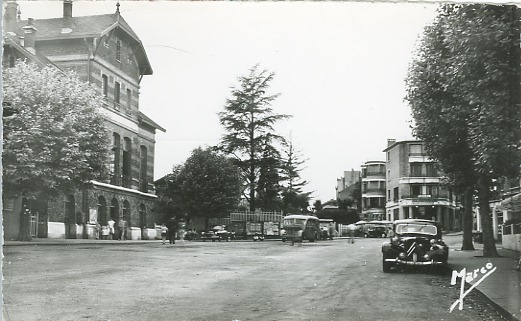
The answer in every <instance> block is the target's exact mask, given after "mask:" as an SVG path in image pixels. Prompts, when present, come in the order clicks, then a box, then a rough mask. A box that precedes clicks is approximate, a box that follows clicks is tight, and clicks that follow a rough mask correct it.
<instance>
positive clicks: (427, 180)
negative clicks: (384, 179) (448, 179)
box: [398, 175, 442, 184]
mask: <svg viewBox="0 0 521 321" xmlns="http://www.w3.org/2000/svg"><path fill="white" fill-rule="evenodd" d="M398 182H399V183H400V184H440V183H441V182H442V178H441V177H439V176H438V177H432V176H427V175H425V176H409V177H400V179H399V181H398Z"/></svg>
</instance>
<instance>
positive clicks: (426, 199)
mask: <svg viewBox="0 0 521 321" xmlns="http://www.w3.org/2000/svg"><path fill="white" fill-rule="evenodd" d="M399 203H400V206H435V205H445V206H455V203H454V201H453V200H451V199H449V197H448V195H447V196H444V195H403V196H401V197H400V200H399Z"/></svg>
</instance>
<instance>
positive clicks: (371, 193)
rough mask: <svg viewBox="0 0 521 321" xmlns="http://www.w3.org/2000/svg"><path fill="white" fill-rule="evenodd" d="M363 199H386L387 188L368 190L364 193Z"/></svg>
mask: <svg viewBox="0 0 521 321" xmlns="http://www.w3.org/2000/svg"><path fill="white" fill-rule="evenodd" d="M362 197H385V188H366V189H364V190H363V191H362Z"/></svg>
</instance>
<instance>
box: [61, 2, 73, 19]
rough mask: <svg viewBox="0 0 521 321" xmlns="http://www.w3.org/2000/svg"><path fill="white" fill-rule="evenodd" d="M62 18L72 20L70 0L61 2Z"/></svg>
mask: <svg viewBox="0 0 521 321" xmlns="http://www.w3.org/2000/svg"><path fill="white" fill-rule="evenodd" d="M63 18H65V19H67V18H72V0H63Z"/></svg>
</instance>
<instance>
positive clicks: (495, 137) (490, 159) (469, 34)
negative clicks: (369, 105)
mask: <svg viewBox="0 0 521 321" xmlns="http://www.w3.org/2000/svg"><path fill="white" fill-rule="evenodd" d="M518 10H519V9H517V7H516V6H495V5H487V4H472V5H459V6H454V5H444V6H443V7H442V10H440V13H439V15H438V17H437V18H436V19H435V21H434V23H433V24H432V25H430V26H428V27H426V29H425V31H424V35H423V38H422V42H421V44H420V47H419V50H418V52H417V55H416V57H415V59H414V60H413V62H412V64H411V67H410V70H409V73H408V77H407V80H406V86H407V96H406V100H407V101H408V102H409V104H410V106H411V109H412V115H413V117H414V120H415V125H414V127H413V130H414V134H415V135H416V136H417V137H418V138H420V139H422V140H423V141H424V142H425V146H426V149H427V151H428V152H429V154H430V155H431V156H432V157H434V158H435V159H437V160H438V161H439V164H440V166H441V169H442V170H443V172H444V173H445V174H446V175H447V178H448V182H449V184H450V186H451V187H452V188H453V189H455V190H456V191H459V192H464V193H466V194H467V195H469V193H472V192H471V191H473V190H475V189H476V190H477V191H478V196H479V205H480V213H481V219H482V226H483V236H484V255H485V256H496V255H497V251H496V248H495V243H494V239H493V234H492V221H491V217H490V208H489V198H490V189H491V186H492V185H493V181H494V180H496V179H499V178H501V177H513V176H517V175H518V174H519V164H520V161H521V154H520V141H521V140H520V139H521V127H520V117H519V116H520V115H519V112H520V111H519V101H518V100H519V96H520V91H519V86H520V78H519V55H520V51H519V31H520V30H519V26H518V24H519V22H518V21H519V14H518ZM470 195H471V194H470ZM467 199H468V198H467ZM465 205H466V207H467V208H470V206H471V205H470V204H465ZM467 215H468V214H467ZM466 218H467V219H468V217H467V216H466ZM465 235H466V236H467V237H468V233H465Z"/></svg>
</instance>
